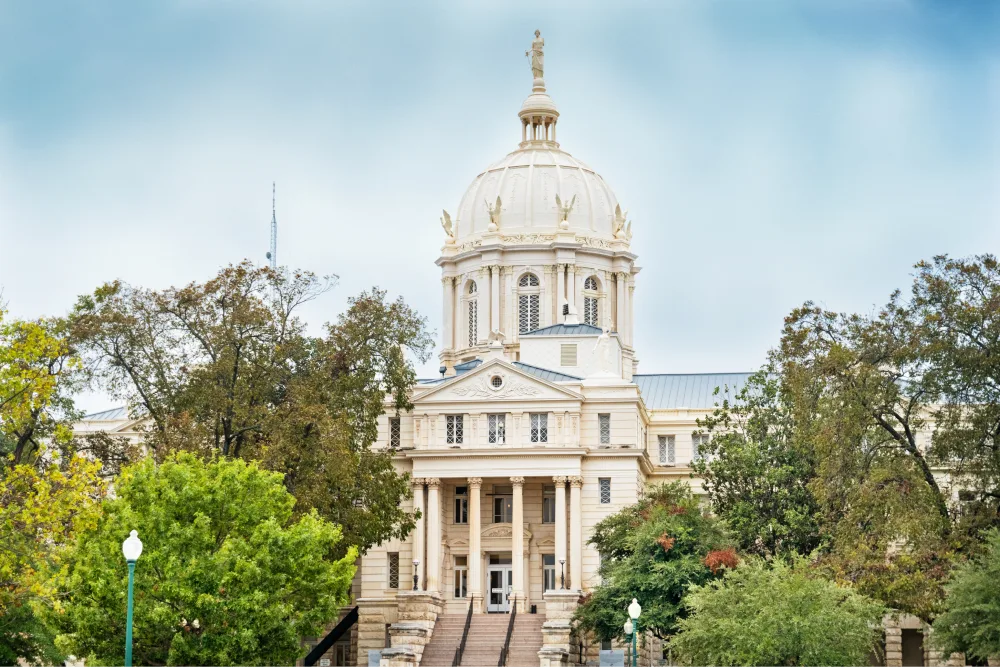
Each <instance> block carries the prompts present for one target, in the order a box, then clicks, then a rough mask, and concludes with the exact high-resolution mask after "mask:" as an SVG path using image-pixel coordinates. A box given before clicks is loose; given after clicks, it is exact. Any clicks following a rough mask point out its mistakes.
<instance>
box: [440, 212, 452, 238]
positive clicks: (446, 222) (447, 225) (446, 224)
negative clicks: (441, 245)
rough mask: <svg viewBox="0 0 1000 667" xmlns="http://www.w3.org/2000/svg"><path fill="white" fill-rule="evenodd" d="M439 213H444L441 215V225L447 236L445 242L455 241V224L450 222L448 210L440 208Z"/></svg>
mask: <svg viewBox="0 0 1000 667" xmlns="http://www.w3.org/2000/svg"><path fill="white" fill-rule="evenodd" d="M441 213H443V214H444V215H443V216H442V217H441V227H443V228H444V233H445V235H446V236H447V237H448V240H447V241H446V243H449V244H454V243H455V225H453V224H452V222H451V216H450V215H448V211H446V210H444V209H441Z"/></svg>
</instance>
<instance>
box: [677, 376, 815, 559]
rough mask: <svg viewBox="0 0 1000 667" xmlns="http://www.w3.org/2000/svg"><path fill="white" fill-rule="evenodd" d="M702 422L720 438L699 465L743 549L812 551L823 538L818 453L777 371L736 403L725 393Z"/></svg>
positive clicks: (751, 385)
mask: <svg viewBox="0 0 1000 667" xmlns="http://www.w3.org/2000/svg"><path fill="white" fill-rule="evenodd" d="M717 391H718V390H717ZM698 425H699V426H700V427H701V428H703V429H705V430H706V431H707V432H708V433H710V434H711V436H712V437H711V439H710V440H709V442H708V443H706V444H704V445H702V453H703V454H704V456H702V457H700V458H698V459H696V460H695V461H694V463H693V464H692V467H693V468H694V470H695V471H696V472H697V473H698V475H699V476H700V477H701V478H702V480H703V481H702V486H703V487H704V489H705V491H706V493H707V494H708V497H709V500H710V501H711V503H712V511H713V512H714V513H715V515H716V516H718V517H719V518H720V519H722V520H723V521H725V523H726V526H727V527H728V528H729V529H730V531H731V532H732V534H733V536H734V538H735V539H736V541H737V544H738V546H739V548H740V551H742V552H744V553H749V554H758V555H761V556H773V555H776V554H781V553H788V552H792V553H800V554H808V553H810V552H812V551H813V550H814V549H815V548H816V547H817V546H818V545H819V539H820V534H819V526H818V524H817V521H816V514H817V509H818V508H817V505H816V501H815V499H814V498H813V496H812V492H811V491H810V490H809V483H810V481H811V480H812V479H813V478H814V477H815V471H814V465H813V461H812V452H811V451H810V450H809V448H808V447H803V446H802V443H799V442H797V440H796V438H795V424H794V419H793V415H792V410H791V408H790V406H789V405H787V397H786V395H785V394H784V393H783V392H782V391H781V380H780V378H779V377H778V376H777V375H776V374H775V373H774V368H773V367H772V366H768V367H765V368H764V369H762V370H760V371H758V372H756V373H754V374H753V375H751V376H750V379H749V380H748V381H747V383H746V384H745V385H744V386H743V387H741V388H740V390H739V391H738V392H737V393H736V395H735V397H733V398H732V399H731V398H730V397H729V395H728V391H727V392H725V393H724V394H723V398H722V401H721V403H719V404H718V405H717V407H716V409H715V410H714V411H713V412H712V414H711V415H709V416H708V417H706V418H704V419H700V420H698Z"/></svg>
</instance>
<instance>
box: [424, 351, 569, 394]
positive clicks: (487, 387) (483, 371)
mask: <svg viewBox="0 0 1000 667" xmlns="http://www.w3.org/2000/svg"><path fill="white" fill-rule="evenodd" d="M497 378H499V379H497ZM582 399H583V395H582V394H580V393H578V392H575V391H573V390H571V389H568V388H566V387H562V386H560V385H558V384H555V383H553V382H549V381H547V380H543V379H541V378H538V377H535V376H534V375H531V374H530V373H527V372H525V371H522V370H521V369H519V368H517V367H516V366H514V365H513V364H510V363H507V362H506V361H502V360H500V359H490V360H489V361H487V362H485V363H483V364H481V365H480V366H478V367H477V368H476V369H474V370H471V371H467V372H465V373H462V374H461V375H458V376H456V377H454V378H451V379H449V380H447V381H445V382H442V383H441V384H439V385H438V386H437V387H435V388H434V389H432V390H431V391H428V392H426V393H423V394H420V395H419V396H416V397H414V399H413V402H414V404H420V403H429V402H434V403H440V402H454V401H462V400H476V401H484V400H485V401H504V400H507V401H523V400H582Z"/></svg>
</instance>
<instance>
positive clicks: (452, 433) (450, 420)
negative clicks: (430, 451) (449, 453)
mask: <svg viewBox="0 0 1000 667" xmlns="http://www.w3.org/2000/svg"><path fill="white" fill-rule="evenodd" d="M445 420H446V421H445V439H446V441H447V443H448V444H449V445H460V444H462V441H463V440H464V437H465V434H464V433H463V424H462V415H448V416H447V417H446V418H445Z"/></svg>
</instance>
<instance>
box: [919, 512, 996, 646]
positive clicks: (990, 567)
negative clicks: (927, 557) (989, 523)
mask: <svg viewBox="0 0 1000 667" xmlns="http://www.w3.org/2000/svg"><path fill="white" fill-rule="evenodd" d="M946 589H947V597H946V598H945V608H944V611H943V613H942V614H941V615H940V616H938V617H937V618H936V619H935V620H934V634H933V641H934V644H935V645H936V646H938V647H939V648H940V649H941V650H942V651H943V652H944V654H945V655H948V654H950V653H955V652H959V653H965V654H966V655H967V656H970V657H973V658H978V659H979V660H982V661H985V660H987V659H988V658H990V657H993V656H997V655H1000V531H997V530H996V529H993V530H990V531H988V532H987V533H986V536H985V544H984V549H983V552H982V553H980V554H978V555H977V556H976V557H975V558H973V559H971V560H969V561H966V562H965V563H962V564H960V565H958V566H957V567H956V568H955V570H954V572H953V573H952V576H951V580H950V581H949V582H948V584H947V585H946Z"/></svg>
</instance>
